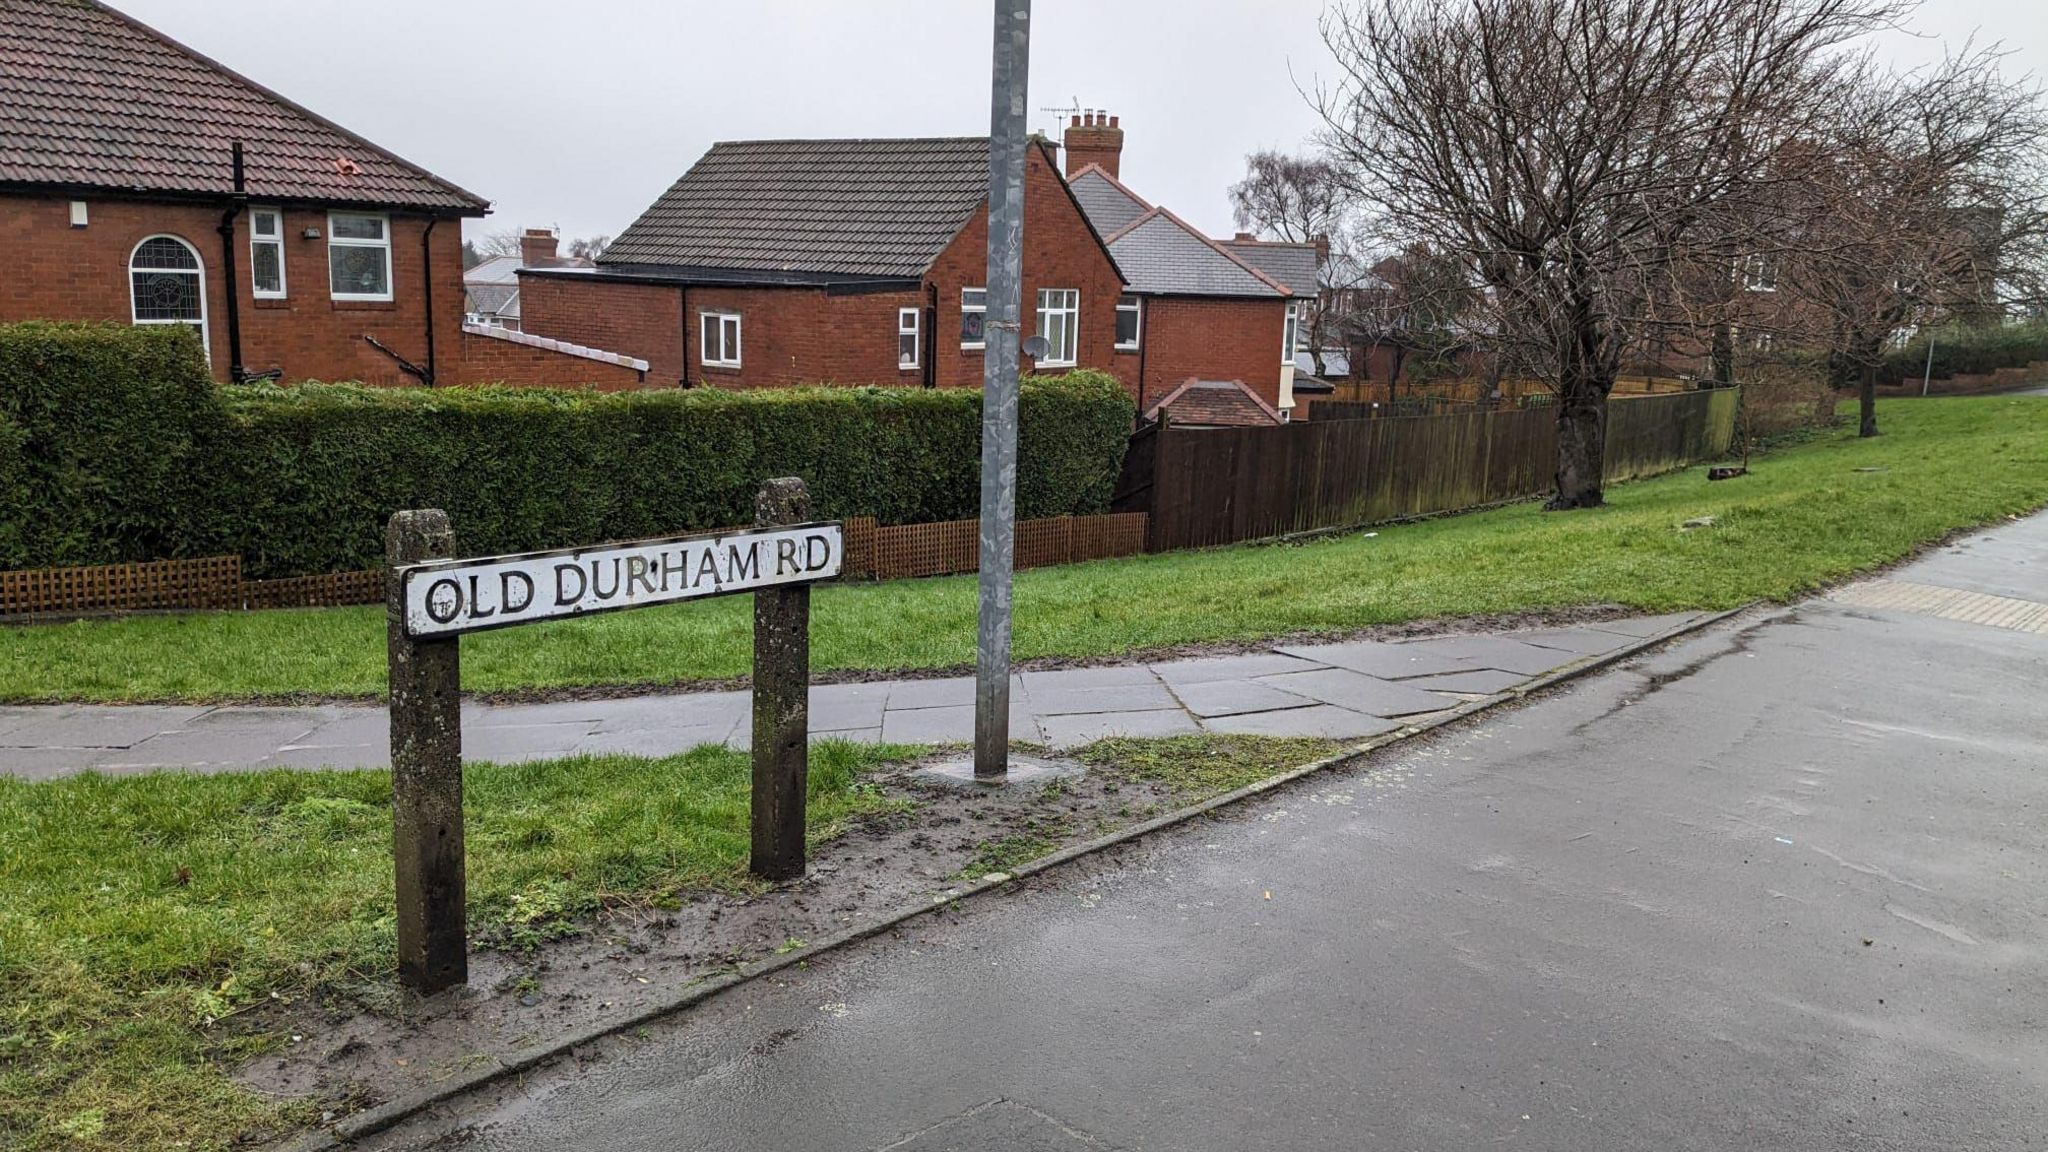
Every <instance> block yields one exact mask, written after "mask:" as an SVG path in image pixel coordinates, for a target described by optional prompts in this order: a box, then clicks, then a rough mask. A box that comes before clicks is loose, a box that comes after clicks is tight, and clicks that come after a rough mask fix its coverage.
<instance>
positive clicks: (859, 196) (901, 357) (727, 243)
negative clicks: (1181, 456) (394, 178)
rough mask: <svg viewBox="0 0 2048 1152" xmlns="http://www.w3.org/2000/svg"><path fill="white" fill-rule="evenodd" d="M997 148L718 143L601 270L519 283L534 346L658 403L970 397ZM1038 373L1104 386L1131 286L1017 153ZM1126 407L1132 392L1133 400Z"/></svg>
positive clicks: (1037, 152)
mask: <svg viewBox="0 0 2048 1152" xmlns="http://www.w3.org/2000/svg"><path fill="white" fill-rule="evenodd" d="M988 156H989V146H988V140H987V139H986V138H983V137H958V138H940V139H905V140H753V141H737V142H728V143H721V144H717V145H715V146H713V147H712V149H711V150H710V151H709V152H708V153H706V154H705V155H704V157H703V158H702V159H700V160H699V161H698V162H697V163H696V164H695V165H694V166H692V167H691V168H690V170H689V171H688V172H686V173H684V174H683V176H682V178H681V179H679V180H677V181H676V183H675V184H674V186H672V187H671V188H669V190H668V191H667V192H665V193H663V194H662V196H661V198H660V199H658V200H657V201H655V203H654V204H653V205H652V206H651V207H649V208H648V209H647V211H646V212H645V213H643V214H642V215H641V217H640V218H639V219H638V220H637V221H635V222H634V224H633V225H632V226H631V227H630V228H628V229H626V230H625V232H623V233H621V234H620V235H619V237H618V238H617V239H616V240H614V241H613V242H612V244H611V246H610V247H609V248H607V249H606V250H605V253H604V255H603V256H602V257H600V258H599V260H598V262H597V267H595V268H594V269H536V268H528V269H522V270H521V272H520V276H519V280H520V289H519V297H520V312H521V322H522V324H523V326H524V329H525V331H526V332H527V333H529V334H535V335H542V336H550V337H557V338H560V339H566V340H574V341H577V342H579V343H582V344H588V345H595V346H599V347H604V348H610V349H613V350H615V351H618V352H621V353H624V354H627V355H630V356H634V357H638V358H641V359H644V360H646V361H647V363H648V364H649V372H648V377H649V379H648V384H649V386H673V385H675V384H678V383H681V384H684V385H685V386H711V387H718V388H773V387H787V386H790V385H796V384H815V383H840V384H890V385H924V386H927V387H973V386H978V385H979V384H980V383H981V380H982V346H983V344H982V336H983V330H982V324H983V320H984V317H985V309H986V289H985V284H986V280H985V275H986V268H987V266H988V210H987V202H988V178H989V171H988ZM1024 214H1025V224H1024V316H1025V323H1026V325H1027V331H1026V334H1027V335H1028V334H1030V333H1032V332H1036V333H1039V334H1042V335H1044V336H1045V337H1046V338H1047V339H1048V341H1049V342H1050V343H1051V352H1050V353H1049V354H1048V355H1047V356H1046V357H1045V358H1044V359H1042V360H1039V361H1037V362H1036V363H1035V364H1033V363H1031V362H1029V361H1027V368H1028V369H1031V370H1035V371H1040V372H1046V371H1064V370H1066V369H1068V368H1073V367H1090V368H1101V369H1113V368H1115V367H1116V366H1117V364H1118V362H1119V358H1118V357H1117V356H1116V354H1115V352H1114V351H1113V348H1112V346H1113V345H1114V344H1115V342H1116V323H1117V311H1116V308H1117V300H1118V298H1119V296H1121V295H1122V293H1123V289H1124V280H1123V276H1122V275H1121V273H1120V272H1119V271H1118V269H1117V265H1116V262H1115V261H1114V260H1113V259H1112V258H1111V256H1110V254H1109V251H1108V249H1107V248H1106V247H1105V246H1104V244H1103V241H1102V237H1101V236H1100V235H1099V234H1098V233H1097V231H1096V230H1095V228H1094V227H1093V226H1092V225H1091V224H1090V223H1089V220H1088V217H1087V216H1086V215H1085V214H1084V213H1083V212H1082V210H1081V206H1080V205H1079V204H1078V203H1077V202H1076V201H1075V199H1074V197H1073V195H1072V193H1071V192H1070V191H1069V190H1068V188H1067V185H1066V182H1065V181H1064V180H1063V179H1062V178H1061V176H1060V173H1059V169H1058V167H1057V165H1056V164H1055V163H1054V160H1053V157H1052V156H1051V154H1050V152H1049V150H1048V146H1038V147H1032V148H1029V149H1027V150H1026V173H1025V192H1024ZM1128 382H1129V383H1130V384H1131V385H1132V387H1133V390H1134V392H1135V378H1131V379H1130V380H1129V381H1128Z"/></svg>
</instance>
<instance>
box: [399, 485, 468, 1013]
mask: <svg viewBox="0 0 2048 1152" xmlns="http://www.w3.org/2000/svg"><path fill="white" fill-rule="evenodd" d="M384 555H385V559H386V561H387V562H388V563H389V568H388V569H387V571H386V574H385V578H384V611H385V619H386V625H385V626H386V631H387V637H388V639H387V649H386V650H387V653H388V656H389V661H390V685H391V824H392V850H393V855H394V857H395V861H396V864H397V872H398V978H399V980H400V981H402V982H403V983H405V984H406V985H408V986H410V987H412V988H415V989H418V990H419V991H421V992H425V993H432V992H439V991H442V990H443V989H446V988H452V987H454V986H455V985H457V984H465V983H468V981H469V949H468V940H467V937H466V935H465V923H464V920H465V916H466V907H467V890H466V887H467V876H466V875H465V872H464V859H463V846H462V682H461V667H462V666H461V660H460V652H461V649H460V647H459V645H460V643H461V642H460V641H459V640H457V639H454V638H449V639H441V640H414V639H413V638H412V637H410V636H408V635H407V634H406V630H405V581H404V579H403V578H402V577H401V576H400V575H399V569H401V568H402V567H404V566H405V565H408V564H418V563H421V562H423V561H427V560H446V559H452V558H453V557H454V556H455V530H454V529H453V528H452V527H450V526H449V523H448V514H447V513H446V512H442V511H440V510H438V509H428V510H424V511H416V512H399V513H396V514H395V515H393V516H392V517H391V523H390V525H389V526H388V527H387V528H386V529H385V533H384Z"/></svg>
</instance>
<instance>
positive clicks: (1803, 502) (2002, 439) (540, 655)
mask: <svg viewBox="0 0 2048 1152" xmlns="http://www.w3.org/2000/svg"><path fill="white" fill-rule="evenodd" d="M1879 418H1880V421H1881V423H1882V426H1883V428H1884V430H1885V435H1883V436H1881V437H1878V438H1877V439H1874V440H1867V441H1866V440H1858V439H1856V438H1855V437H1854V435H1853V432H1852V430H1850V429H1846V428H1845V429H1842V430H1838V431H1833V432H1829V433H1826V434H1823V435H1821V436H1818V437H1816V438H1815V439H1813V440H1811V441H1810V442H1808V443H1805V444H1802V445H1799V446H1797V447H1792V448H1787V449H1785V450H1782V451H1779V452H1774V453H1771V454H1769V455H1766V456H1760V457H1759V458H1757V460H1756V461H1755V462H1754V470H1755V472H1754V475H1751V476H1749V477H1747V478H1745V479H1742V480H1737V481H1733V482H1728V483H1721V484H1709V483H1707V482H1706V480H1705V477H1704V470H1703V469H1699V468H1694V469H1691V470H1688V471H1685V472H1682V473H1677V474H1674V475H1670V476H1665V477H1661V478H1658V479H1655V480H1649V481H1644V482H1641V483H1635V484H1625V485H1620V486H1617V487H1614V488H1612V489H1610V490H1609V499H1610V500H1611V502H1612V503H1611V505H1610V506H1609V507H1607V508H1604V509H1600V510H1596V511H1591V512H1573V513H1546V512H1544V511H1542V510H1541V509H1540V508H1539V507H1538V506H1537V505H1535V504H1524V505H1516V506H1513V507H1509V508H1501V509H1495V510H1492V511H1487V512H1479V513H1473V514H1470V515H1465V516H1456V517H1448V518H1444V519H1440V520H1433V521H1427V522H1423V523H1416V524H1407V525H1395V526H1388V527H1385V528H1382V529H1380V530H1379V532H1378V534H1377V535H1374V536H1367V535H1365V534H1363V533H1357V534H1351V535H1345V536H1341V537H1333V538H1326V539H1322V540H1318V541H1314V542H1310V543H1305V544H1300V545H1293V546H1285V547H1256V546H1252V547H1238V548H1230V549H1219V550H1213V551H1206V552H1188V553H1178V554H1171V555H1163V556H1147V557H1140V558H1135V559H1129V560H1119V561H1105V562H1100V563H1094V564H1080V565H1074V566H1071V567H1067V568H1056V569H1046V570H1041V571H1035V572H1027V573H1024V574H1022V575H1020V576H1019V577H1018V579H1017V588H1016V641H1015V651H1016V654H1017V656H1018V657H1020V658H1026V659H1028V658H1031V657H1039V656H1069V657H1073V656H1107V655H1114V654H1118V653H1123V652H1129V651H1132V650H1135V649H1144V648H1154V647H1163V646H1168V645H1177V644H1187V643H1198V642H1204V641H1230V640H1254V639H1259V638H1262V637H1267V636H1273V635H1279V634H1283V633H1290V632H1319V631H1321V632H1329V631H1344V630H1349V629H1356V628H1361V627H1366V626H1370V625H1374V624H1387V623H1395V622H1400V621H1407V620H1415V619H1422V618H1434V617H1459V616H1476V615H1484V614H1491V613H1504V612H1523V611H1531V610H1540V609H1557V608H1567V607H1573V606H1579V605H1588V604H1620V605H1625V606H1628V607H1630V608H1634V609H1639V610H1642V611H1645V612H1666V611H1675V610H1678V609H1717V608H1730V607H1735V606H1737V605H1740V604H1744V603H1747V602H1749V601H1751V600H1755V599H1759V598H1766V599H1780V600H1782V599H1787V598H1791V597H1796V596H1798V595H1800V594H1802V593H1805V592H1809V591H1812V590H1813V589H1815V588H1818V587H1821V586H1823V585H1825V584H1827V583H1829V582H1832V581H1836V580H1839V579H1841V578H1843V577H1845V576H1848V575H1850V574H1852V573H1854V572H1857V571H1859V570H1862V569H1866V568H1870V567H1873V566H1876V565H1881V564H1885V563H1888V562H1890V561H1893V560H1896V559H1898V558H1900V557H1902V556H1904V555H1906V554H1908V553H1910V552H1911V551H1912V550H1913V549H1915V548H1916V547H1919V546H1921V545H1923V544H1925V543H1927V542H1928V541H1931V540H1935V539H1938V538H1940V537H1941V536H1943V535H1945V534H1947V533H1949V532H1953V531H1955V530H1957V529H1961V528H1968V527H1972V526H1976V525H1980V524H1984V523H1987V522H1990V521H1993V520H1997V519H1999V518H2001V517H2004V516H2007V515H2010V514H2014V513H2020V512H2025V511H2028V510H2030V509H2033V508H2036V507H2039V506H2040V505H2042V504H2043V503H2048V398H2040V397H1974V398H1963V399H1943V400H1934V401H1922V400H1894V401H1887V402H1884V403H1882V404H1880V406H1879ZM1859 469H1875V471H1859ZM1699 516H1712V517H1715V520H1716V522H1715V524H1714V525H1713V526H1712V527H1711V528H1706V529H1700V530H1695V531H1681V530H1680V528H1679V525H1680V524H1681V523H1682V522H1683V521H1685V520H1687V519H1690V518H1693V517H1699ZM974 614H975V585H974V581H973V579H972V578H971V577H957V578H951V579H941V580H915V581H899V582H894V583H889V584H880V585H834V586H829V587H825V588H821V589H819V590H818V592H817V593H816V595H815V596H814V597H813V627H812V660H813V664H814V666H815V667H816V668H818V669H820V670H830V669H856V668H857V669H911V668H933V667H951V666H960V665H965V664H969V663H971V662H972V660H973V654H974ZM750 627H751V617H750V614H749V606H748V602H747V599H746V598H744V597H735V598H731V599H726V600H718V601H710V602H702V603H697V604H689V605H680V606H675V607H670V608H660V609H650V610H647V611H642V612H631V613H623V614H619V615H613V616H607V617H601V618H597V619H592V620H582V621H575V622H569V623H561V624H545V625H537V626H534V627H531V628H519V629H511V630H508V631H504V632H496V633H488V634H485V635H480V636H474V637H470V638H468V639H466V640H464V641H463V657H462V659H463V683H464V685H465V687H467V688H469V689H470V690H472V691H485V692H490V691H505V690H513V689H521V688H548V687H571V686H587V685H599V684H671V683H678V682H687V681H700V680H710V679H722V678H727V677H734V676H740V675H744V674H745V673H746V672H747V670H748V664H749V660H750V654H751V647H750V639H749V637H750ZM383 688H384V619H383V612H382V610H381V609H376V608H360V609H328V610H316V611H291V612H256V613H219V614H195V615H185V616H171V617H131V618H128V619H122V620H112V621H90V622H82V623H76V624H67V625H54V626H45V627H33V628H12V629H0V699H6V700H16V701H28V700H173V699H176V700H194V701H214V700H226V699H236V698H249V697H258V696H281V695H291V694H305V695H321V696H374V695H377V694H379V693H381V692H382V691H383Z"/></svg>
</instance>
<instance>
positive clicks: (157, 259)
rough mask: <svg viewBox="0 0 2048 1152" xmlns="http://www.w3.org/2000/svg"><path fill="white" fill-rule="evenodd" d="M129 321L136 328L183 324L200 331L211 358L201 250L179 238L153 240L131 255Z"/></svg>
mask: <svg viewBox="0 0 2048 1152" xmlns="http://www.w3.org/2000/svg"><path fill="white" fill-rule="evenodd" d="M128 307H129V317H130V319H132V320H134V321H135V323H137V324H182V325H184V326H186V327H188V328H197V329H198V330H199V343H200V345H201V346H202V347H204V348H206V349H207V355H208V356H211V355H212V350H213V341H212V340H211V339H210V338H209V336H208V334H207V331H206V266H205V265H204V264H202V263H200V260H199V250H198V249H197V248H194V247H192V245H190V244H187V243H186V242H185V241H183V240H181V239H179V238H178V237H176V236H151V237H149V238H148V239H146V240H144V241H143V242H142V243H140V244H137V245H136V246H135V250H134V251H133V252H130V253H129V254H128Z"/></svg>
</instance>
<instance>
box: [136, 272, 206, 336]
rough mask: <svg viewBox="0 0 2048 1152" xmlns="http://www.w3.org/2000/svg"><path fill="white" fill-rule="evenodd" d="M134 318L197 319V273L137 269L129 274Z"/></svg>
mask: <svg viewBox="0 0 2048 1152" xmlns="http://www.w3.org/2000/svg"><path fill="white" fill-rule="evenodd" d="M131 279H132V285H131V287H132V289H133V291H134V293H135V318H136V319H137V320H144V321H159V322H161V321H173V320H182V321H188V322H192V323H197V322H198V320H199V308H200V301H199V274H198V273H197V272H165V271H151V270H146V269H138V270H137V271H136V272H134V273H133V274H132V277H131Z"/></svg>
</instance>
